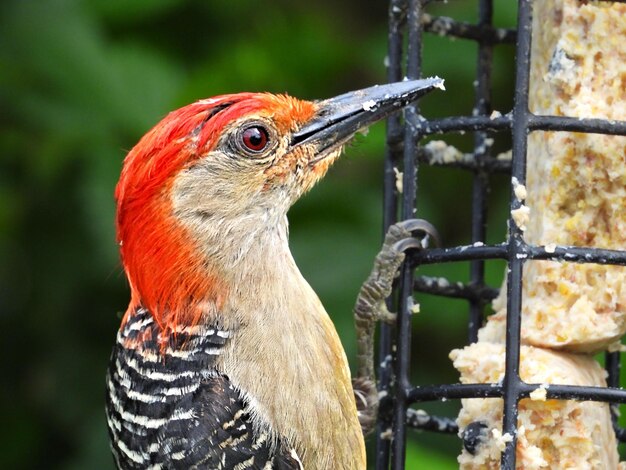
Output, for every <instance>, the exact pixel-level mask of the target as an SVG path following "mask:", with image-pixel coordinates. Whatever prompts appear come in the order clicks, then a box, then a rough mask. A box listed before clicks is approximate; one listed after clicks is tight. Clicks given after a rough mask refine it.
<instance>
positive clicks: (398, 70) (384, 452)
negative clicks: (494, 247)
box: [375, 0, 406, 470]
mask: <svg viewBox="0 0 626 470" xmlns="http://www.w3.org/2000/svg"><path fill="white" fill-rule="evenodd" d="M404 7H405V1H404V0H391V1H390V2H389V35H388V39H387V42H388V45H387V81H388V82H390V83H393V82H397V81H399V80H402V75H403V74H402V41H403V36H404V35H403V33H402V27H401V25H402V23H403V22H404V21H405V12H406V8H404ZM403 129H404V128H403V127H402V125H401V121H400V116H399V114H398V113H395V114H392V115H391V116H390V117H389V118H388V119H387V146H386V152H385V163H384V173H383V236H384V234H385V233H386V232H387V230H388V229H389V227H390V226H391V225H392V224H394V223H395V222H397V219H398V216H397V214H398V211H397V207H398V191H397V190H396V174H395V171H394V168H397V167H398V166H399V164H400V160H401V157H402V148H399V149H398V147H397V146H395V145H393V144H392V143H393V142H395V141H398V140H401V139H402V135H403ZM386 302H387V308H388V309H389V310H390V311H394V310H395V308H394V305H393V304H394V302H393V299H392V298H389V299H387V301H386ZM391 335H392V328H391V326H390V325H388V324H387V323H384V322H383V323H381V325H380V336H379V348H378V364H379V365H380V366H379V368H378V390H379V392H380V393H381V394H385V395H387V396H389V395H391V393H392V392H391V384H392V370H391V364H390V362H391V361H390V360H389V359H390V358H391V350H392V336H391ZM385 409H386V408H385V407H383V406H381V407H380V408H379V418H378V422H377V426H376V457H375V460H376V468H377V469H381V470H382V469H385V468H388V467H389V453H390V444H391V441H390V440H389V439H383V438H382V437H381V436H383V435H384V434H383V433H384V432H385V431H386V430H387V429H389V428H390V426H391V419H392V416H391V415H390V413H384V410H385Z"/></svg>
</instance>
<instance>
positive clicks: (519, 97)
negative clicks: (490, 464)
mask: <svg viewBox="0 0 626 470" xmlns="http://www.w3.org/2000/svg"><path fill="white" fill-rule="evenodd" d="M531 27H532V4H531V0H520V1H519V7H518V15H517V45H516V54H515V57H516V70H515V99H514V107H513V127H512V134H513V158H512V166H511V175H512V177H514V178H517V180H518V181H519V182H520V183H521V184H525V183H526V151H527V144H528V142H527V138H528V122H529V109H528V88H529V82H530V45H531V31H532V30H531ZM512 186H513V185H511V190H510V200H511V204H510V208H511V210H514V209H517V208H519V206H520V202H519V201H518V200H517V198H516V197H515V194H514V192H513V187H512ZM523 243H524V240H523V236H522V231H521V230H520V229H519V228H518V227H517V225H515V222H514V220H513V218H512V217H511V218H509V239H508V248H509V257H508V258H509V259H508V263H509V264H508V276H507V313H506V325H507V328H506V344H505V354H506V355H505V375H504V380H503V386H504V409H503V417H502V433H503V434H509V435H510V436H511V437H512V440H511V442H509V443H508V444H507V445H506V447H505V449H504V451H503V452H502V459H501V466H502V468H504V469H510V470H513V469H515V457H516V456H515V449H516V446H517V414H518V400H519V397H520V391H521V390H520V389H521V379H520V376H519V361H520V329H521V310H522V267H523V259H521V258H519V257H518V256H517V255H518V254H519V253H520V247H522V246H523Z"/></svg>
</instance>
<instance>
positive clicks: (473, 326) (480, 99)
mask: <svg viewBox="0 0 626 470" xmlns="http://www.w3.org/2000/svg"><path fill="white" fill-rule="evenodd" d="M478 8H479V11H478V26H479V28H481V29H483V30H488V29H489V28H491V23H492V21H493V4H492V1H491V0H480V2H479V5H478ZM485 36H486V34H485ZM479 39H480V42H479V45H478V64H477V66H476V80H475V82H474V83H475V86H474V89H475V91H474V93H475V102H474V110H473V114H474V115H476V116H487V115H489V113H490V112H491V91H490V90H491V66H492V61H493V47H492V44H491V43H489V42H487V41H486V39H484V38H483V36H481V37H480V38H479ZM487 138H488V134H487V133H486V132H485V131H477V132H476V133H475V134H474V155H475V159H476V165H477V167H478V168H477V171H476V172H475V173H474V177H473V184H472V243H478V242H480V243H484V241H485V239H486V238H487V193H488V192H489V174H488V173H487V172H486V171H485V170H484V169H483V168H482V162H483V161H484V160H485V158H488V157H489V156H490V155H489V153H490V151H489V145H487ZM470 283H471V284H472V285H474V286H476V288H477V289H480V288H482V287H483V286H484V284H485V260H482V259H476V260H472V261H471V262H470ZM484 305H485V303H484V301H483V299H481V298H477V299H470V305H469V322H468V327H467V338H468V342H469V343H474V342H476V341H478V329H479V328H480V327H481V326H482V320H483V308H484Z"/></svg>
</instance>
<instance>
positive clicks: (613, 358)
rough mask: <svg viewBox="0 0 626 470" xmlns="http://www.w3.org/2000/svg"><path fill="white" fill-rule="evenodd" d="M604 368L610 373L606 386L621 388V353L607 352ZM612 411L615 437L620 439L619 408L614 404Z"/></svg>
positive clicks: (611, 407) (611, 406)
mask: <svg viewBox="0 0 626 470" xmlns="http://www.w3.org/2000/svg"><path fill="white" fill-rule="evenodd" d="M604 368H605V369H606V371H607V373H608V377H607V379H606V384H607V386H609V387H615V388H617V387H619V385H620V380H619V375H620V353H619V352H606V353H605V354H604ZM610 410H611V424H612V425H613V430H614V431H615V435H616V437H617V438H618V439H620V437H619V436H620V431H621V429H620V427H619V422H618V419H619V407H618V406H617V405H615V404H613V403H611V405H610Z"/></svg>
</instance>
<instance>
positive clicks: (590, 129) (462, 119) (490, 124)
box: [420, 112, 626, 135]
mask: <svg viewBox="0 0 626 470" xmlns="http://www.w3.org/2000/svg"><path fill="white" fill-rule="evenodd" d="M511 123H512V115H511V114H510V113H509V114H505V115H497V116H495V115H494V116H450V117H446V118H440V119H433V120H428V121H427V120H423V121H422V122H421V123H420V130H421V132H422V133H423V135H431V134H443V133H447V132H467V131H480V130H483V131H504V130H507V129H509V128H511ZM528 128H529V130H531V131H564V132H584V133H588V134H607V135H626V121H617V120H607V119H594V118H576V117H568V116H542V115H536V114H532V113H530V112H529V113H528Z"/></svg>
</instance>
